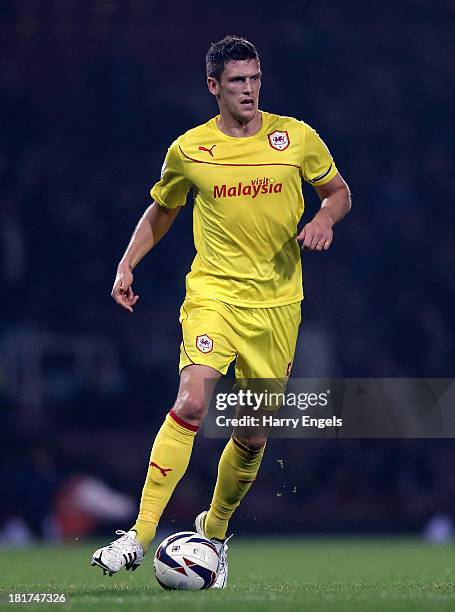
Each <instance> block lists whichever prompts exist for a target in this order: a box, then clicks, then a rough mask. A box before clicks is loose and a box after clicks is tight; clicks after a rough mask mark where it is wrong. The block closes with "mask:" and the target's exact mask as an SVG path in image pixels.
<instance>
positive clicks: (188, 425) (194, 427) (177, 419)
mask: <svg viewBox="0 0 455 612" xmlns="http://www.w3.org/2000/svg"><path fill="white" fill-rule="evenodd" d="M169 416H170V417H172V418H173V419H174V421H175V422H176V423H177V425H180V427H184V428H185V429H189V430H190V431H198V429H199V427H198V426H197V425H191V423H187V422H186V421H184V420H183V419H181V418H180V417H179V416H178V415H177V414H175V412H174V410H173V409H172V410H171V411H170V413H169Z"/></svg>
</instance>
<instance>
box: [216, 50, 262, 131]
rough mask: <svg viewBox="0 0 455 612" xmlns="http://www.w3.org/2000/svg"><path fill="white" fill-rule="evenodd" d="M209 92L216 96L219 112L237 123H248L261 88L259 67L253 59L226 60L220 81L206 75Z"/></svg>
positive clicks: (256, 105) (251, 117)
mask: <svg viewBox="0 0 455 612" xmlns="http://www.w3.org/2000/svg"><path fill="white" fill-rule="evenodd" d="M207 84H208V88H209V91H210V93H212V94H213V95H214V96H216V98H217V100H218V104H219V106H220V112H221V114H224V115H230V116H231V117H233V118H234V119H236V120H237V121H239V123H242V124H245V123H249V122H250V121H251V120H252V119H254V117H255V116H256V113H257V110H258V104H259V90H260V89H261V68H260V65H259V62H258V61H257V60H255V59H250V60H237V61H232V62H227V63H226V65H225V67H224V70H223V72H222V74H221V78H220V81H217V80H216V79H214V78H212V77H208V79H207Z"/></svg>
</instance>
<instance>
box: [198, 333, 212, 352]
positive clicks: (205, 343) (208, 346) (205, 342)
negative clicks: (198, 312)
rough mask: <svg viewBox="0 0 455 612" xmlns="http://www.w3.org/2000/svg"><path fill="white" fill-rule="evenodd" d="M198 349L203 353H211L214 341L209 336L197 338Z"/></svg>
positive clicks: (204, 335) (203, 335)
mask: <svg viewBox="0 0 455 612" xmlns="http://www.w3.org/2000/svg"><path fill="white" fill-rule="evenodd" d="M196 347H197V348H198V349H199V350H200V351H201V353H210V351H211V350H212V349H213V340H212V339H211V338H210V336H207V334H202V336H196Z"/></svg>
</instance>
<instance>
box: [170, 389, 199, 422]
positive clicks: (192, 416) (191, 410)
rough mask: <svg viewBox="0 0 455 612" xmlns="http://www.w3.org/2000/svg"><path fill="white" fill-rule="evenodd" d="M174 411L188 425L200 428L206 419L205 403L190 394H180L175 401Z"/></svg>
mask: <svg viewBox="0 0 455 612" xmlns="http://www.w3.org/2000/svg"><path fill="white" fill-rule="evenodd" d="M173 411H174V412H175V414H176V415H177V416H179V417H180V418H181V419H183V420H184V421H187V423H190V424H191V425H196V426H199V425H200V424H201V423H202V421H203V420H204V417H205V412H206V409H205V401H204V399H203V398H199V397H195V396H193V395H191V394H190V393H184V394H179V395H178V397H177V399H176V400H175V404H174V406H173Z"/></svg>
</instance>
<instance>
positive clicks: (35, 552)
mask: <svg viewBox="0 0 455 612" xmlns="http://www.w3.org/2000/svg"><path fill="white" fill-rule="evenodd" d="M94 546H95V545H93V544H92V545H87V543H83V544H74V545H72V546H62V547H50V546H36V547H32V548H28V549H24V550H5V549H0V587H1V591H2V595H1V600H0V601H1V603H0V607H1V608H2V609H8V608H9V609H13V608H14V607H16V608H17V607H18V605H17V604H16V606H13V604H8V603H7V594H8V593H11V592H15V593H17V592H23V593H29V592H34V593H36V592H40V593H43V592H46V593H53V592H59V593H61V592H63V593H65V594H66V596H67V600H68V602H69V603H68V604H67V605H65V606H62V605H61V604H52V605H50V604H48V605H46V604H35V605H32V604H28V605H26V606H24V605H22V606H20V609H26V610H32V609H33V610H37V609H39V610H49V609H52V610H58V609H71V610H81V611H83V612H85V611H90V610H97V611H98V612H99V611H107V610H112V609H120V608H121V609H122V610H125V611H126V610H134V611H135V612H137V611H138V610H160V612H161V611H163V610H164V611H166V610H172V611H173V612H177V611H178V612H187V611H192V610H201V609H204V610H208V611H210V612H212V611H214V612H217V611H226V612H239V611H242V610H248V611H258V612H259V611H261V612H262V611H264V610H270V611H271V610H274V612H276V611H278V612H284V611H288V610H292V611H294V610H295V611H300V610H309V611H316V612H321V611H325V610H327V611H330V612H338V611H346V612H347V611H349V612H357V611H361V612H364V611H365V612H367V611H370V610H378V611H379V610H380V611H381V612H382V611H387V612H388V611H389V610H391V611H395V610H400V611H403V612H404V611H406V612H409V611H412V612H414V611H419V610H422V611H425V612H427V611H429V610H437V611H438V612H441V611H444V610H455V586H454V585H455V547H453V546H449V545H447V546H429V545H426V544H424V543H422V542H419V541H414V540H405V539H391V540H372V539H368V540H360V539H359V540H352V539H350V540H343V539H339V540H334V539H318V540H316V539H302V538H295V539H292V540H289V539H287V540H284V539H283V540H277V539H267V538H261V539H255V540H253V539H251V540H245V539H241V538H237V541H236V540H233V541H232V543H231V546H230V550H229V558H230V576H229V586H228V588H227V589H226V590H225V591H217V590H212V591H196V592H188V591H179V592H175V591H163V590H162V589H161V588H160V587H159V585H158V584H157V582H156V581H155V579H154V577H153V568H152V557H151V555H149V556H148V557H146V559H145V561H144V564H143V565H142V567H140V568H139V569H138V570H137V571H136V572H134V573H133V572H121V573H119V574H117V575H115V576H113V577H112V578H109V577H108V576H106V577H104V576H103V575H102V572H101V570H100V569H98V568H92V567H90V565H89V559H90V556H91V553H92V551H93V548H94ZM179 608H180V609H179Z"/></svg>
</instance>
